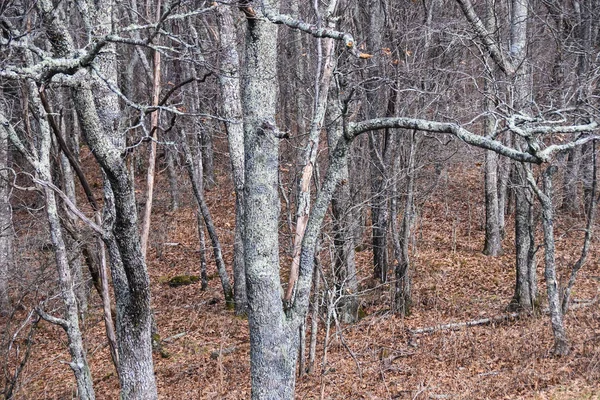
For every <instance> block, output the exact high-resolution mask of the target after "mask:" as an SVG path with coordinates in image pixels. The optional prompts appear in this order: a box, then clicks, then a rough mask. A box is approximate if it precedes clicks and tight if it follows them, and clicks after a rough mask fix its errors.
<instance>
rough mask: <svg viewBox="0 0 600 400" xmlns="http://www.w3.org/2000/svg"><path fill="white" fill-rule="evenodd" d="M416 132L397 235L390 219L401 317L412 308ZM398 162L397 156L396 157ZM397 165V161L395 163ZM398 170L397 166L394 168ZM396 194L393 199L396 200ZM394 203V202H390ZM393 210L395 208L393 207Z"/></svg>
mask: <svg viewBox="0 0 600 400" xmlns="http://www.w3.org/2000/svg"><path fill="white" fill-rule="evenodd" d="M415 135H416V132H412V133H411V137H410V150H409V155H408V166H407V173H406V179H407V182H406V197H405V201H404V214H403V215H402V225H401V227H400V230H399V232H398V233H396V231H397V229H396V227H395V225H396V224H397V222H396V220H397V219H396V218H395V216H394V217H393V219H392V230H393V232H394V236H395V237H394V252H395V253H396V259H397V260H398V264H397V265H396V266H395V278H396V282H395V285H394V299H393V308H394V311H395V312H396V313H399V314H401V315H408V314H410V308H411V306H412V279H411V278H412V276H411V274H412V271H411V266H410V257H409V252H408V251H409V250H408V245H409V242H410V233H411V227H412V222H413V216H414V192H415V174H416V171H415V158H416V146H417V143H416V138H415ZM396 160H398V156H396ZM395 163H396V164H398V162H397V161H395ZM394 170H395V171H397V170H398V166H396V168H394ZM396 197H397V196H396V194H395V195H394V197H393V198H396ZM392 202H393V203H395V200H393V201H392ZM393 208H394V209H395V208H396V206H395V205H393Z"/></svg>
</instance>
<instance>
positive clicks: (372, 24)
mask: <svg viewBox="0 0 600 400" xmlns="http://www.w3.org/2000/svg"><path fill="white" fill-rule="evenodd" d="M367 14H368V16H367V17H368V26H367V31H368V36H367V47H368V48H369V51H372V52H374V53H375V56H374V57H373V59H372V60H371V65H370V68H371V69H372V71H371V74H372V76H377V77H378V76H379V75H380V74H381V73H382V69H381V65H379V63H380V61H381V58H380V54H381V47H382V43H383V42H382V34H383V31H384V24H385V13H384V8H383V2H381V1H380V0H369V1H368V8H367ZM378 85H379V83H377V82H375V81H374V82H371V83H369V84H368V85H367V89H368V91H367V94H366V96H367V104H368V106H367V116H368V117H369V118H375V117H376V116H377V114H378V112H379V110H381V109H384V107H385V106H384V104H385V103H384V100H383V99H384V95H383V91H382V90H377V86H378ZM383 136H384V137H383V138H382V137H381V135H377V137H375V136H374V135H373V134H371V135H370V137H369V145H370V151H371V160H372V169H371V196H372V199H373V200H372V204H371V223H372V242H373V277H374V278H375V279H378V280H379V281H380V282H386V281H387V270H388V249H387V242H388V236H387V232H388V211H389V208H388V178H389V177H388V171H387V168H388V167H389V164H388V163H386V162H385V161H387V160H386V158H387V157H386V155H385V153H387V152H389V146H388V145H389V143H388V141H389V140H388V139H389V135H388V134H387V133H386V134H385V135H383Z"/></svg>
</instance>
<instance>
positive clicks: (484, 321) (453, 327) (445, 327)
mask: <svg viewBox="0 0 600 400" xmlns="http://www.w3.org/2000/svg"><path fill="white" fill-rule="evenodd" d="M574 302H576V303H577V304H574V305H573V306H571V307H570V309H571V310H575V309H578V308H585V307H589V306H591V305H593V304H596V303H597V302H598V299H597V298H593V299H591V300H581V301H574ZM549 313H550V310H549V309H548V308H544V309H543V310H542V314H544V315H545V314H549ZM525 315H531V311H521V312H514V313H510V314H505V315H499V316H496V317H490V318H481V319H475V320H471V321H464V322H454V323H450V324H441V325H434V326H430V327H426V328H418V329H409V330H408V333H410V334H411V335H423V334H429V333H434V332H438V331H458V330H461V329H463V328H467V327H471V326H481V325H491V324H497V323H501V322H505V321H512V320H517V319H519V318H520V317H522V316H525Z"/></svg>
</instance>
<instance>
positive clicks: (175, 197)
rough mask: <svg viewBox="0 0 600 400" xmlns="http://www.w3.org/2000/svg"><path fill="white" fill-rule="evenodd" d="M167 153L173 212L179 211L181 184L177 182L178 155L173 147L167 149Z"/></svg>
mask: <svg viewBox="0 0 600 400" xmlns="http://www.w3.org/2000/svg"><path fill="white" fill-rule="evenodd" d="M165 151H166V153H167V173H168V175H169V192H170V193H171V211H177V210H178V209H179V184H178V182H177V168H176V162H175V161H176V157H177V153H176V151H175V149H174V148H173V147H171V146H168V147H166V148H165Z"/></svg>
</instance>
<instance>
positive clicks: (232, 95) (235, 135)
mask: <svg viewBox="0 0 600 400" xmlns="http://www.w3.org/2000/svg"><path fill="white" fill-rule="evenodd" d="M217 23H218V26H219V35H220V41H221V60H220V61H221V64H220V74H219V85H220V89H221V99H222V112H223V117H224V118H225V127H226V130H227V143H228V145H229V159H230V161H231V173H232V175H233V187H234V191H235V231H234V243H233V279H234V300H235V312H236V314H238V315H241V314H246V312H247V304H248V299H247V295H246V271H245V266H244V239H243V232H244V126H243V124H242V103H241V98H240V74H239V69H240V60H239V55H238V52H237V40H236V35H235V30H234V29H233V28H234V24H233V13H232V11H231V8H230V7H229V6H227V5H221V6H219V7H217Z"/></svg>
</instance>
